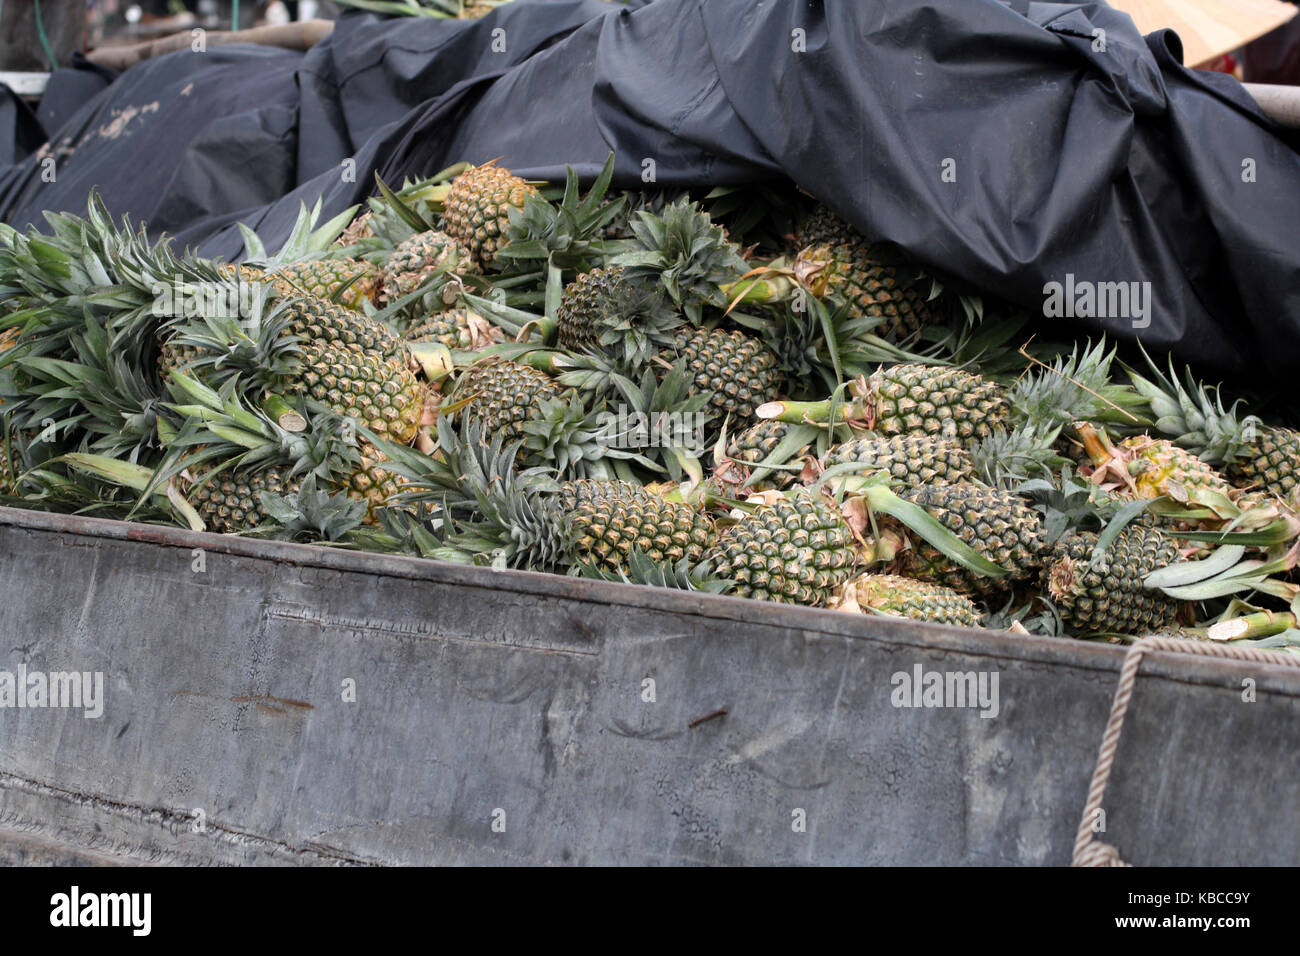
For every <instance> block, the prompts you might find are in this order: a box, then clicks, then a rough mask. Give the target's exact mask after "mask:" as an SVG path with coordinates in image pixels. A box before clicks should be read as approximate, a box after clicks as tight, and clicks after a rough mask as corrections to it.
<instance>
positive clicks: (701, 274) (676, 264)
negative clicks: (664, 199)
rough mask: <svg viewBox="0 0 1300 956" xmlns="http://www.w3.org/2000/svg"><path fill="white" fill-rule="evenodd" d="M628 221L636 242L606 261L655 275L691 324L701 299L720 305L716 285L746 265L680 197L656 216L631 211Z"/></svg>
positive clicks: (716, 229) (722, 234)
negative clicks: (635, 245) (634, 215)
mask: <svg viewBox="0 0 1300 956" xmlns="http://www.w3.org/2000/svg"><path fill="white" fill-rule="evenodd" d="M631 226H632V232H633V233H634V235H635V236H636V240H635V241H636V243H637V245H638V246H639V247H640V248H638V249H632V250H630V251H628V252H625V253H621V254H620V255H617V256H615V257H614V258H613V259H612V260H611V264H613V265H622V266H627V267H628V269H630V270H632V271H633V272H635V273H643V274H649V275H658V276H659V279H660V281H661V282H662V283H663V286H664V288H665V289H666V290H668V295H669V296H670V297H671V298H672V300H673V303H674V304H675V305H676V306H677V307H678V308H680V309H682V310H683V311H684V312H685V313H686V315H687V317H688V318H689V319H690V321H691V322H692V324H695V325H699V324H700V323H701V321H702V320H703V315H702V313H703V308H704V306H706V305H711V306H716V307H719V308H725V307H726V305H727V304H728V303H727V297H726V294H725V293H724V292H723V290H722V288H721V286H722V285H723V284H724V283H729V282H734V281H735V280H736V279H738V278H739V277H740V276H741V275H742V274H744V273H745V271H746V270H747V269H748V268H749V266H748V264H747V263H746V262H745V260H744V257H742V256H741V254H740V250H739V249H738V248H737V247H736V245H735V244H734V243H732V242H731V241H730V240H729V239H727V236H726V232H725V231H724V230H723V229H722V227H721V226H718V225H715V224H714V223H713V220H712V219H710V218H709V215H708V213H706V212H704V211H702V210H701V209H700V207H699V205H698V204H697V203H693V202H689V201H688V200H687V199H686V198H682V199H680V200H678V201H677V202H674V203H672V204H671V205H669V206H668V207H667V208H666V209H664V212H663V215H662V216H656V215H654V214H653V213H650V212H645V211H642V212H639V213H637V215H636V219H635V221H633V222H632V223H631Z"/></svg>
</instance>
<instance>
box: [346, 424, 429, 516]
mask: <svg viewBox="0 0 1300 956" xmlns="http://www.w3.org/2000/svg"><path fill="white" fill-rule="evenodd" d="M387 462H388V456H387V455H385V454H384V453H383V452H382V451H380V450H379V449H378V448H376V447H375V446H374V445H372V444H370V442H368V441H360V442H358V443H357V454H356V455H355V457H354V459H353V460H352V461H351V462H350V465H351V467H350V469H349V470H350V472H351V473H350V474H348V475H347V476H346V479H345V480H346V484H347V493H348V497H349V498H353V499H355V500H357V501H364V502H366V515H365V518H363V519H362V520H363V521H364V522H365V523H366V524H374V523H375V520H376V519H375V511H376V509H378V508H386V507H387V508H392V507H402V508H406V509H408V510H412V511H414V512H415V513H416V514H418V515H422V516H427V515H428V514H429V513H431V512H430V509H429V507H428V506H417V507H414V508H412V507H411V506H407V505H398V504H396V503H395V501H394V499H396V498H397V496H398V495H399V494H401V492H402V491H403V490H404V489H405V488H406V487H407V486H408V484H409V482H408V481H407V479H406V478H404V477H403V476H402V475H399V474H397V473H396V472H394V471H392V470H391V469H389V468H385V467H384V465H385V464H386V463H387Z"/></svg>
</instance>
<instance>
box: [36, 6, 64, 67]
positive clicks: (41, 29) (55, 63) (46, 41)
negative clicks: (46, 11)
mask: <svg viewBox="0 0 1300 956" xmlns="http://www.w3.org/2000/svg"><path fill="white" fill-rule="evenodd" d="M34 6H35V10H34V12H35V14H36V36H37V37H38V38H39V39H40V41H41V47H42V48H43V49H44V50H45V55H46V56H47V57H48V58H49V61H50V69H51V70H57V69H58V68H59V58H58V57H57V56H55V55H54V51H53V50H51V49H50V38H49V37H47V36H46V35H45V18H44V17H42V16H41V0H35V3H34Z"/></svg>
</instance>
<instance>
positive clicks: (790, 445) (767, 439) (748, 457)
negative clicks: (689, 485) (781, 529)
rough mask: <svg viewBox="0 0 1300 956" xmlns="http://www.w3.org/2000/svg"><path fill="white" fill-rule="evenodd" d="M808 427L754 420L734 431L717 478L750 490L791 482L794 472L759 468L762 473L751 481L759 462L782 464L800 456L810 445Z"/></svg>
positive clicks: (776, 487)
mask: <svg viewBox="0 0 1300 956" xmlns="http://www.w3.org/2000/svg"><path fill="white" fill-rule="evenodd" d="M811 437H812V436H810V435H809V434H808V429H807V428H806V427H805V426H802V425H791V424H789V423H788V422H758V423H757V424H755V425H751V426H750V427H749V428H746V429H744V430H743V431H740V432H738V433H737V434H735V435H734V436H733V437H732V438H731V439H730V440H729V441H728V442H727V445H726V460H725V461H724V462H723V463H722V464H721V465H720V466H719V468H718V470H717V475H718V477H719V479H720V480H722V481H725V482H727V483H730V484H738V485H742V486H743V487H745V488H746V489H749V490H752V491H765V490H768V489H776V490H780V489H783V488H788V487H789V486H790V485H792V484H794V481H795V478H796V477H797V476H796V474H795V473H793V472H790V471H781V470H779V469H773V470H768V469H763V470H764V471H766V475H764V476H762V477H760V478H759V480H758V481H751V478H752V477H753V476H754V473H755V472H757V471H759V470H760V469H758V468H756V467H755V466H757V465H758V464H759V463H760V462H765V461H766V462H769V464H786V463H788V462H794V461H798V460H799V459H801V458H803V457H804V456H805V455H806V454H807V453H808V450H809V448H810V447H811V443H810V441H809V439H810V438H811Z"/></svg>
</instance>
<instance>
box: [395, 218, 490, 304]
mask: <svg viewBox="0 0 1300 956" xmlns="http://www.w3.org/2000/svg"><path fill="white" fill-rule="evenodd" d="M438 269H447V270H448V271H450V272H453V273H456V274H457V275H469V274H471V273H474V272H477V271H478V268H477V266H476V265H475V263H474V258H473V254H472V253H471V252H470V251H469V249H468V248H466V247H465V246H463V245H462V244H461V243H459V242H457V241H456V240H455V239H453V238H452V237H451V236H449V235H447V234H446V233H445V232H439V231H438V230H436V229H430V230H426V231H425V232H418V233H416V234H415V235H413V236H411V237H410V238H408V239H404V240H402V241H401V242H400V243H398V244H397V247H396V248H395V249H394V250H393V252H392V254H391V255H390V256H389V257H388V259H387V260H386V261H385V262H384V268H383V282H382V285H383V295H384V300H385V301H387V302H395V301H396V300H398V299H400V298H402V296H404V295H407V294H409V293H411V292H414V291H415V290H416V289H417V288H418V287H419V286H420V285H421V283H423V282H424V281H425V280H426V279H427V278H428V277H429V276H430V275H432V274H433V273H434V272H436V271H437V270H438Z"/></svg>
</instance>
